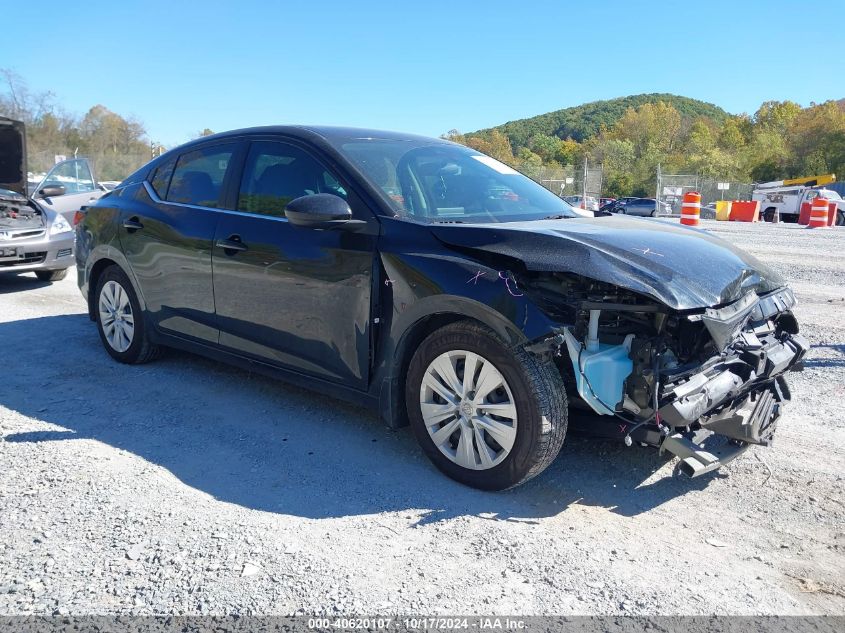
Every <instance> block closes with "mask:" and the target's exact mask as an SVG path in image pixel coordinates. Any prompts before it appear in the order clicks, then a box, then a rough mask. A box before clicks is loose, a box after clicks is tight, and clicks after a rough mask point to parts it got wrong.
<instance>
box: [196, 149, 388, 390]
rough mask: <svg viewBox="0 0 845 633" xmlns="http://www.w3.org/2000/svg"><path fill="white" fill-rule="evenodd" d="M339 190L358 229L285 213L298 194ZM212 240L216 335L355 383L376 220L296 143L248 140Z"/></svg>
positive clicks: (251, 351) (366, 321)
mask: <svg viewBox="0 0 845 633" xmlns="http://www.w3.org/2000/svg"><path fill="white" fill-rule="evenodd" d="M315 193H332V194H335V195H338V196H340V197H343V198H345V199H346V200H347V202H348V203H349V205H350V207H351V208H352V210H353V214H354V215H355V217H356V218H358V219H364V220H367V222H368V226H367V228H365V229H364V230H361V231H357V232H348V231H344V230H315V229H309V228H304V227H297V226H294V225H293V224H291V223H290V222H288V220H287V218H286V217H285V216H284V208H285V206H286V205H287V203H288V202H290V201H291V200H293V199H295V198H298V197H300V196H304V195H309V194H315ZM237 209H238V213H222V214H221V218H220V222H219V224H218V225H217V231H216V235H215V240H214V250H213V256H212V261H213V268H214V296H215V304H216V310H217V325H218V327H219V329H220V345H221V346H222V347H224V348H226V349H227V350H230V351H233V352H236V353H238V354H242V355H246V356H250V357H253V358H258V359H261V360H262V361H265V362H268V363H271V364H274V365H278V366H281V367H284V368H287V369H291V370H295V371H297V372H300V373H304V374H311V375H314V376H317V377H319V378H323V379H327V380H331V381H335V382H340V383H343V384H345V385H348V386H353V387H358V388H364V387H365V386H366V384H367V380H368V369H369V337H370V298H371V285H372V275H373V259H374V253H375V238H376V235H377V232H378V223H377V220H376V219H375V218H374V217H373V215H372V213H371V212H370V210H369V209H368V208H366V206H365V205H363V204H362V202H361V201H360V199H359V198H358V197H357V196H356V195H355V194H354V192H353V191H352V190H351V189H350V187H349V186H348V184H346V183H341V181H340V180H339V179H338V177H337V176H336V175H335V174H333V173H332V171H331V170H330V169H329V168H327V167H326V166H324V164H323V162H322V161H321V160H319V159H318V158H316V156H315V154H313V153H312V152H311V151H310V150H309V149H307V148H306V147H305V146H302V145H299V144H296V143H295V142H294V141H281V140H262V141H254V142H252V143H250V146H249V150H248V153H247V156H246V160H245V162H244V166H243V170H242V176H241V178H240V187H239V193H238V197H237Z"/></svg>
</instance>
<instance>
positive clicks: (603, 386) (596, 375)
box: [563, 310, 634, 415]
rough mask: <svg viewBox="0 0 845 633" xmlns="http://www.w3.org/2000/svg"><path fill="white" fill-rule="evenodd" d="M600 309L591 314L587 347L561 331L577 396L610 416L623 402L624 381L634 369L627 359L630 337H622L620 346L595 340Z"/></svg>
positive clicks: (568, 331)
mask: <svg viewBox="0 0 845 633" xmlns="http://www.w3.org/2000/svg"><path fill="white" fill-rule="evenodd" d="M599 314H600V311H599V310H591V311H590V322H589V327H588V332H587V341H586V344H582V343H581V341H579V340H578V339H576V338H575V336H574V335H573V334H572V332H571V331H570V330H569V329H566V330H564V332H563V336H564V338H565V339H566V347H567V348H568V349H569V357H570V358H571V359H572V368H573V369H574V370H575V385H576V387H577V389H578V394H579V395H580V396H581V398H583V399H584V401H585V402H586V403H587V404H589V405H590V406H591V407H592V408H593V410H594V411H595V412H596V413H599V414H601V415H613V413H614V407H615V406H616V405H617V404H619V403H620V402H621V401H622V400H623V390H624V387H625V379H626V378H628V376H630V375H631V372H632V371H633V369H634V363H633V361H632V360H631V359H630V358H628V354H629V353H630V351H631V341H632V340H633V338H634V335H633V334H629V335H628V336H626V337H625V340H624V341H623V342H622V344H621V345H606V344H604V343H601V342H600V341H599V339H598V321H599Z"/></svg>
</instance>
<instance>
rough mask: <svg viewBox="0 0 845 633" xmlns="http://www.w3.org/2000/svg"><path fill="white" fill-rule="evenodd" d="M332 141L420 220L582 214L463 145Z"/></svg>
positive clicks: (401, 209) (396, 205)
mask: <svg viewBox="0 0 845 633" xmlns="http://www.w3.org/2000/svg"><path fill="white" fill-rule="evenodd" d="M335 144H336V147H337V149H338V150H339V151H340V152H341V153H342V154H344V156H346V157H347V158H348V159H349V160H350V161H351V162H352V163H353V164H354V165H355V166H356V167H358V169H359V170H360V171H361V172H362V173H363V175H364V176H365V177H366V178H367V179H368V180H369V181H370V183H371V184H372V185H373V186H374V187H375V188H376V189H378V190H380V191H381V192H382V193H383V195H384V198H385V200H386V201H387V202H388V203H389V204H390V205H391V207H393V209H394V210H395V211H396V212H397V213H398V214H399V215H401V216H403V217H408V218H411V219H414V220H418V221H420V222H515V221H522V220H539V219H542V218H549V217H563V218H574V217H578V216H579V215H584V214H583V212H581V213H578V212H576V211H575V209H573V208H572V207H571V206H570V205H569V204H567V203H566V202H564V201H563V200H561V199H560V198H558V197H557V196H556V195H555V194H553V193H552V192H550V191H549V190H547V189H545V188H543V187H542V186H540V185H538V184H537V183H535V182H534V181H533V180H531V179H530V178H527V177H526V176H523V175H522V174H520V173H519V172H517V171H515V170H513V169H511V168H510V167H508V166H507V165H505V164H504V163H500V162H499V161H497V160H495V159H493V158H490V157H489V156H486V155H484V154H480V153H479V152H476V151H475V150H473V149H470V148H468V147H462V146H460V145H453V144H451V143H436V142H431V141H426V140H424V139H420V140H415V139H414V140H412V139H408V140H404V139H403V140H397V139H342V140H339V141H336V143H335ZM588 215H592V214H591V213H590V214H588Z"/></svg>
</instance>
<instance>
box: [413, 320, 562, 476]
mask: <svg viewBox="0 0 845 633" xmlns="http://www.w3.org/2000/svg"><path fill="white" fill-rule="evenodd" d="M405 397H406V402H407V409H408V416H409V418H410V422H411V428H412V429H413V432H414V435H415V436H416V438H417V441H418V442H419V443H420V445H421V446H422V448H423V450H424V451H425V453H426V455H428V457H429V459H431V461H432V462H433V463H434V465H435V466H437V468H439V469H440V470H441V471H442V472H443V473H445V474H446V475H448V476H449V477H451V478H452V479H455V480H457V481H459V482H461V483H463V484H466V485H468V486H473V487H475V488H481V489H484V490H504V489H506V488H510V487H512V486H516V485H518V484H520V483H522V482H524V481H527V480H528V479H530V478H531V477H534V476H535V475H537V474H539V473H541V472H542V471H543V470H544V469H545V468H546V467H547V466H548V465H549V464H550V463H551V462H552V461H553V460H554V458H555V457H556V456H557V454H558V452H559V451H560V447H561V445H562V444H563V440H564V436H565V435H566V423H567V410H566V395H565V391H564V387H563V383H562V381H561V378H560V374H559V373H558V371H557V369H556V368H555V366H554V365H553V364H552V363H548V362H542V361H540V360H538V359H537V358H536V357H534V356H532V355H530V354H528V353H526V352H524V351H522V350H511V349H508V347H507V346H506V345H505V344H504V343H503V342H502V341H501V339H499V337H497V336H496V335H495V334H494V333H493V332H492V331H490V330H489V329H487V328H485V327H483V326H481V325H479V324H476V323H473V322H468V321H463V322H459V323H454V324H452V325H448V326H446V327H444V328H442V329H440V330H437V331H436V332H434V333H433V334H431V335H430V336H429V337H428V338H426V339H425V340H424V341H423V342H422V344H421V345H420V347H419V348H418V349H417V352H416V353H415V354H414V357H413V359H412V360H411V364H410V366H409V368H408V377H407V381H406V384H405Z"/></svg>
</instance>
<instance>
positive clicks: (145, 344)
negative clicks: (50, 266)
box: [94, 266, 161, 365]
mask: <svg viewBox="0 0 845 633" xmlns="http://www.w3.org/2000/svg"><path fill="white" fill-rule="evenodd" d="M110 281H113V282H115V283H117V284H119V285H120V287H121V288H122V289H123V291H124V292H125V293H126V295H127V297H128V298H129V304H130V306H131V309H132V316H133V321H134V330H135V331H134V334H133V337H132V342H131V344H130V345H129V347H128V348H127V349H126V350H125V351H118V350H116V349H115V348H114V347H112V346H111V344H110V343H109V341H108V340H107V338H106V334H105V331H104V330H103V324H102V321H101V317H100V310H99V309H97V306H98V305H99V300H100V294H101V293H102V292H103V287H104V286H105V285H106V284H107V283H108V282H110ZM94 306H95V309H94V313H95V315H96V319H97V331H98V332H99V333H100V340H101V341H102V343H103V347H105V348H106V351H107V352H108V353H109V355H110V356H111V357H112V358H114V359H115V360H116V361H119V362H121V363H127V364H130V365H139V364H141V363H146V362H149V361H151V360H154V359H155V358H157V357H158V356H159V355H160V353H161V348H160V347H159V346H158V345H155V344H154V343H152V342H151V341H150V338H149V335H148V333H147V325H146V323H145V321H144V315H143V312H142V311H141V304H140V303H139V302H138V297H137V296H136V295H135V290H134V289H133V288H132V284H131V283H130V281H129V279H128V278H127V276H126V273H124V272H123V270H121V268H120V267H119V266H110V267H108V268H107V269H106V270H104V271H103V274H102V275H100V278H99V279H98V280H97V290H96V294H95V295H94Z"/></svg>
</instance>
